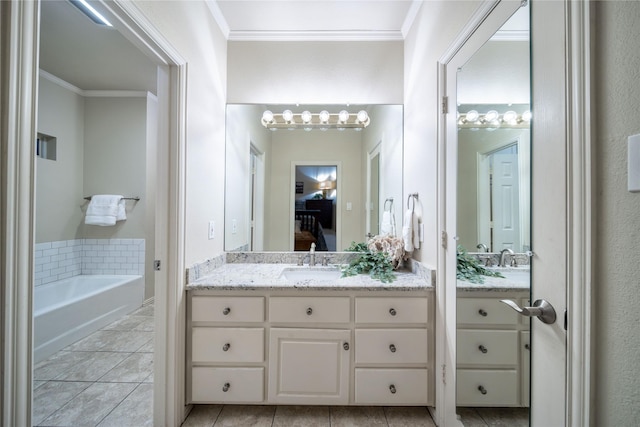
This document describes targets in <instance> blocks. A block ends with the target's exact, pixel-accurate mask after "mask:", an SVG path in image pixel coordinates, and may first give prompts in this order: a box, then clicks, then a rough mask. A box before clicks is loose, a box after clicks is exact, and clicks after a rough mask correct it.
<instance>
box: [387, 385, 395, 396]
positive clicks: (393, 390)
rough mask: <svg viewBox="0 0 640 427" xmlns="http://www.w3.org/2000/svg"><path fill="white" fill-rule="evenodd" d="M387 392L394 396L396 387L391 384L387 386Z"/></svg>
mask: <svg viewBox="0 0 640 427" xmlns="http://www.w3.org/2000/svg"><path fill="white" fill-rule="evenodd" d="M389 391H390V392H391V394H396V386H395V385H393V384H391V385H390V386H389Z"/></svg>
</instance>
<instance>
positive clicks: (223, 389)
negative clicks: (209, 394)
mask: <svg viewBox="0 0 640 427" xmlns="http://www.w3.org/2000/svg"><path fill="white" fill-rule="evenodd" d="M230 387H231V384H229V383H224V385H223V386H222V391H224V392H225V393H226V392H228V391H229V388H230Z"/></svg>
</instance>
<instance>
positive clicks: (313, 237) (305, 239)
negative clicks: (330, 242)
mask: <svg viewBox="0 0 640 427" xmlns="http://www.w3.org/2000/svg"><path fill="white" fill-rule="evenodd" d="M319 214H320V213H319V211H315V210H296V213H295V219H296V222H298V221H300V222H299V224H300V228H299V229H296V230H295V232H294V250H296V251H308V250H309V249H310V248H311V243H315V244H316V250H317V251H326V250H327V242H326V241H325V239H324V231H323V229H322V224H320V222H319V221H318V215H319Z"/></svg>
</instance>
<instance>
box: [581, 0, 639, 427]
mask: <svg viewBox="0 0 640 427" xmlns="http://www.w3.org/2000/svg"><path fill="white" fill-rule="evenodd" d="M594 19H595V27H594V29H593V30H594V34H595V36H596V37H595V39H594V42H595V52H594V56H593V64H594V70H593V78H594V83H595V91H594V93H593V94H594V107H595V108H594V110H592V113H593V114H594V119H595V120H594V124H595V135H594V148H595V151H594V156H593V160H594V163H595V174H594V184H595V194H594V195H593V196H594V202H595V206H594V214H595V228H596V230H595V231H596V242H595V248H594V252H593V261H594V265H593V269H594V272H595V281H594V286H595V295H594V302H595V309H596V312H595V315H596V323H595V331H594V332H595V334H596V335H595V346H596V354H595V359H594V362H595V364H596V366H595V373H596V374H595V379H596V384H595V388H594V390H595V408H596V422H595V425H599V426H631V425H636V424H637V423H638V420H640V364H638V361H639V360H640V356H638V350H639V349H640V315H639V314H638V307H640V274H639V273H638V271H639V270H638V257H639V254H640V244H639V243H638V242H640V194H638V193H629V192H628V191H627V137H628V136H629V135H633V134H638V133H640V119H639V118H638V105H640V84H639V82H640V54H639V52H640V26H638V22H640V3H639V2H635V1H620V2H617V1H616V2H612V1H602V2H596V7H595V13H594Z"/></svg>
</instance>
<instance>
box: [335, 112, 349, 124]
mask: <svg viewBox="0 0 640 427" xmlns="http://www.w3.org/2000/svg"><path fill="white" fill-rule="evenodd" d="M338 120H339V121H340V123H346V122H347V120H349V112H348V111H347V110H342V111H340V112H339V113H338Z"/></svg>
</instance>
